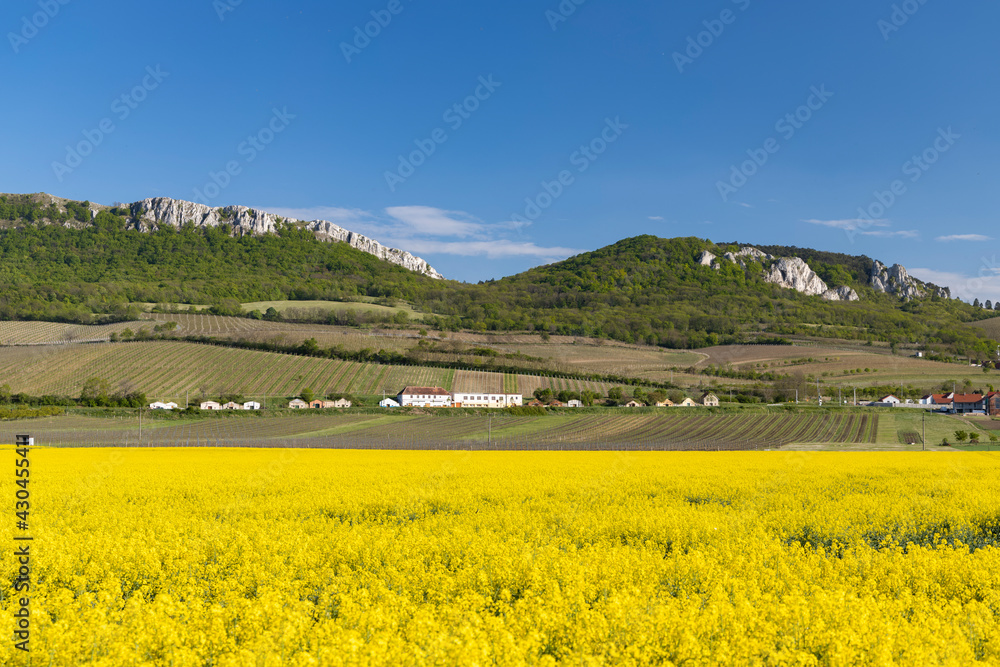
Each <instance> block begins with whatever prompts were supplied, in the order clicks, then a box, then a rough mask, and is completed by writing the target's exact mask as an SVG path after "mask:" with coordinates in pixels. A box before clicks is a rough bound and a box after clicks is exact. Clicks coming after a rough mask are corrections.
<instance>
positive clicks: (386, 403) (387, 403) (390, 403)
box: [378, 398, 399, 408]
mask: <svg viewBox="0 0 1000 667" xmlns="http://www.w3.org/2000/svg"><path fill="white" fill-rule="evenodd" d="M378 406H379V407H380V408H398V407H399V403H397V402H396V401H394V400H392V399H391V398H387V399H385V400H383V401H379V404H378Z"/></svg>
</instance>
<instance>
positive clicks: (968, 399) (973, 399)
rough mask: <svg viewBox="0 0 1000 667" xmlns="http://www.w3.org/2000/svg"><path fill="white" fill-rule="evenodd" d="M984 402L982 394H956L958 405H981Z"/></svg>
mask: <svg viewBox="0 0 1000 667" xmlns="http://www.w3.org/2000/svg"><path fill="white" fill-rule="evenodd" d="M982 400H983V395H982V394H955V402H956V403H980V402H982Z"/></svg>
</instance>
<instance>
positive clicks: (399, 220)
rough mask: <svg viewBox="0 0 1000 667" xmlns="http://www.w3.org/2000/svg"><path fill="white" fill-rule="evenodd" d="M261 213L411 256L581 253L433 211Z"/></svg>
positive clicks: (499, 225)
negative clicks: (356, 236) (337, 230)
mask: <svg viewBox="0 0 1000 667" xmlns="http://www.w3.org/2000/svg"><path fill="white" fill-rule="evenodd" d="M263 210H266V211H269V212H271V213H274V214H276V215H282V216H285V217H288V218H294V219H296V220H306V221H309V222H312V221H313V220H327V221H329V222H332V223H334V224H337V225H340V226H341V227H343V228H344V229H349V230H351V231H354V232H358V233H360V234H364V235H366V236H369V237H371V238H373V239H375V240H377V241H379V242H380V243H382V244H384V245H390V246H393V247H397V248H402V249H403V250H408V251H410V252H412V253H414V254H418V255H421V254H439V255H458V256H462V257H486V258H487V259H501V258H505V257H534V258H537V259H539V260H541V261H543V262H546V263H550V262H557V261H560V260H563V259H566V258H567V257H570V256H572V255H578V254H580V253H581V252H585V251H584V250H579V249H576V248H566V247H561V246H556V247H544V246H538V245H536V244H534V243H531V242H530V241H514V240H511V239H508V238H504V237H505V235H506V234H509V233H510V232H512V231H516V230H519V229H522V228H523V227H524V226H525V225H524V224H523V223H520V222H511V221H502V222H496V223H487V222H484V221H483V220H480V219H479V218H477V217H475V216H473V215H470V214H469V213H466V212H464V211H450V210H447V209H441V208H435V207H433V206H393V207H390V208H387V209H385V211H384V212H382V213H373V212H371V211H364V210H361V209H349V208H337V207H332V206H317V207H313V208H281V207H263Z"/></svg>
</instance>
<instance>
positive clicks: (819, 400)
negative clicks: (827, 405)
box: [816, 380, 823, 407]
mask: <svg viewBox="0 0 1000 667" xmlns="http://www.w3.org/2000/svg"><path fill="white" fill-rule="evenodd" d="M816 401H817V403H818V405H819V407H823V392H821V391H820V390H819V380H816Z"/></svg>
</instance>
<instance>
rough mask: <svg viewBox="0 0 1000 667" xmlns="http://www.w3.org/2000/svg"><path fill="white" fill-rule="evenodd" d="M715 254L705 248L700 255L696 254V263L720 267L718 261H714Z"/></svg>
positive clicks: (715, 267) (714, 267)
mask: <svg viewBox="0 0 1000 667" xmlns="http://www.w3.org/2000/svg"><path fill="white" fill-rule="evenodd" d="M716 259H717V258H716V256H715V255H713V254H712V253H710V252H709V251H707V250H705V251H703V252H702V253H701V254H700V255H698V264H699V265H701V266H710V267H712V268H713V269H716V270H718V269H720V268H721V267H720V266H719V263H718V262H716V261H715V260H716Z"/></svg>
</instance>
